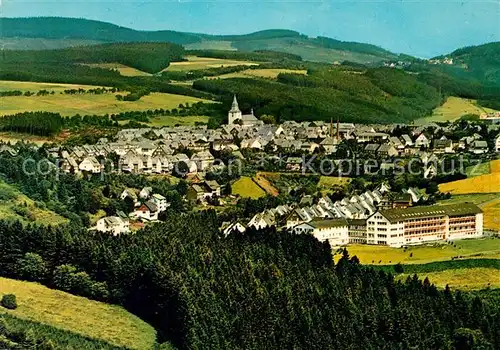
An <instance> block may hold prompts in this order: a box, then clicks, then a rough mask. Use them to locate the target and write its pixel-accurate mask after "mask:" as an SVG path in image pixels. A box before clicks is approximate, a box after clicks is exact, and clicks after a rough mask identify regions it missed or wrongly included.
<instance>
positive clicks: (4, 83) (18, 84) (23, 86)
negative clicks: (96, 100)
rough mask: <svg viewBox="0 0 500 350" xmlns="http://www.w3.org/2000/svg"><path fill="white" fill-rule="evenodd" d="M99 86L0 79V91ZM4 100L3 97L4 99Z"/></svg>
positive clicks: (90, 87) (59, 89) (56, 90)
mask: <svg viewBox="0 0 500 350" xmlns="http://www.w3.org/2000/svg"><path fill="white" fill-rule="evenodd" d="M96 87H98V86H94V85H78V84H57V83H34V82H30V81H10V80H0V91H11V90H19V91H22V92H26V91H30V92H37V91H39V90H43V89H45V90H49V91H55V92H61V91H64V90H69V89H85V90H89V89H95V88H96ZM1 101H3V97H2V100H1Z"/></svg>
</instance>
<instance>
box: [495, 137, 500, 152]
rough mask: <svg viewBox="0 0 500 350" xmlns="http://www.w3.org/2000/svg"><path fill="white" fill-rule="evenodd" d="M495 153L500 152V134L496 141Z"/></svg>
mask: <svg viewBox="0 0 500 350" xmlns="http://www.w3.org/2000/svg"><path fill="white" fill-rule="evenodd" d="M495 152H500V134H498V136H497V138H496V139H495Z"/></svg>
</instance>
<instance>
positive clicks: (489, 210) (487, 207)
mask: <svg viewBox="0 0 500 350" xmlns="http://www.w3.org/2000/svg"><path fill="white" fill-rule="evenodd" d="M481 209H482V210H483V212H484V214H483V220H484V221H483V224H484V228H485V229H487V230H493V231H497V232H500V198H498V199H496V200H494V201H491V202H488V203H486V204H484V205H482V206H481Z"/></svg>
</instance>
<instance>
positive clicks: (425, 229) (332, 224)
mask: <svg viewBox="0 0 500 350" xmlns="http://www.w3.org/2000/svg"><path fill="white" fill-rule="evenodd" d="M388 193H389V188H388V187H387V186H386V185H382V186H381V187H380V188H378V189H377V190H375V191H366V192H365V193H363V194H361V195H355V196H352V197H351V198H344V199H343V200H341V201H336V202H332V201H331V199H330V198H328V197H323V198H321V199H320V200H319V201H318V203H317V204H312V205H306V206H301V205H296V204H294V205H281V206H278V207H276V208H273V209H269V210H266V211H264V212H262V213H258V214H256V215H255V216H254V217H253V218H252V219H251V220H250V221H249V222H248V224H247V225H244V224H242V223H241V222H233V223H231V224H229V223H225V224H223V226H222V227H221V229H222V231H223V232H224V234H226V235H227V234H230V233H232V232H245V231H246V229H247V228H254V229H263V228H267V227H277V228H280V229H286V230H289V231H291V232H294V233H296V234H311V235H313V236H314V237H316V238H317V239H318V240H320V241H328V242H329V243H330V245H331V246H332V247H339V246H344V245H347V244H376V245H387V246H391V247H402V246H405V245H417V244H424V243H428V242H434V241H450V240H457V239H464V238H473V237H480V236H482V235H483V213H482V211H481V209H480V208H479V207H477V206H476V205H474V204H470V203H463V204H459V205H447V206H412V204H413V203H415V202H418V201H419V200H420V199H421V198H422V195H421V194H420V193H419V191H418V190H416V189H412V188H410V189H407V190H404V191H403V194H402V195H401V196H399V197H397V198H394V199H391V200H389V199H388V196H387V194H388Z"/></svg>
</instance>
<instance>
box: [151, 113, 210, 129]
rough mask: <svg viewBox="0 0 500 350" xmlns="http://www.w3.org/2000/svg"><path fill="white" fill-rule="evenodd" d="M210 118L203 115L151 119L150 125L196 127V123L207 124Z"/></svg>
mask: <svg viewBox="0 0 500 350" xmlns="http://www.w3.org/2000/svg"><path fill="white" fill-rule="evenodd" d="M207 122H208V117H207V116H203V115H195V116H186V117H174V116H160V117H155V118H152V119H151V122H150V123H149V125H151V126H156V127H164V126H168V127H170V126H176V125H194V124H195V123H207Z"/></svg>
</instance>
